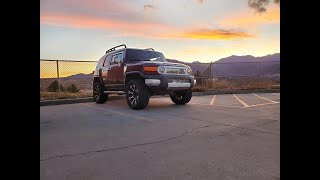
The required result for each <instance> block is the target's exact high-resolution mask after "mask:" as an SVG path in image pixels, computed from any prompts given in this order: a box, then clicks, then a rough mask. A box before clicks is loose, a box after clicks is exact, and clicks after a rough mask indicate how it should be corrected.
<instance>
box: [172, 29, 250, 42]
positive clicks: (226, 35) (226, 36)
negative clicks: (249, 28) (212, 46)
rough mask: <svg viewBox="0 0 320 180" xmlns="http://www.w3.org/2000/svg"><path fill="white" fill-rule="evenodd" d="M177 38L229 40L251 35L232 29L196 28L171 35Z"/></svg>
mask: <svg viewBox="0 0 320 180" xmlns="http://www.w3.org/2000/svg"><path fill="white" fill-rule="evenodd" d="M172 36H173V37H178V38H188V39H208V40H210V39H211V40H214V39H215V40H230V39H242V38H251V37H253V36H252V35H250V34H247V33H244V32H239V31H232V30H216V29H197V30H193V31H190V32H186V33H177V34H174V35H172Z"/></svg>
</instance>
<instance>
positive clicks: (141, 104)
mask: <svg viewBox="0 0 320 180" xmlns="http://www.w3.org/2000/svg"><path fill="white" fill-rule="evenodd" d="M125 92H126V99H127V104H128V106H129V107H130V108H131V109H135V110H138V109H144V108H145V107H147V105H148V103H149V99H150V92H149V89H148V88H147V87H146V86H145V85H144V83H143V81H142V80H139V79H133V80H131V81H129V82H128V84H127V85H126V89H125Z"/></svg>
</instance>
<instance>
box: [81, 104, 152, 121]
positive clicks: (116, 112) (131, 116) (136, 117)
mask: <svg viewBox="0 0 320 180" xmlns="http://www.w3.org/2000/svg"><path fill="white" fill-rule="evenodd" d="M81 105H84V106H88V107H92V108H95V109H102V110H104V111H109V112H112V113H115V114H119V115H123V116H128V117H130V118H135V119H140V120H143V121H146V122H152V119H150V118H145V117H142V116H136V115H132V114H126V113H122V112H119V111H114V110H111V109H106V108H102V107H98V106H92V105H90V104H85V103H81Z"/></svg>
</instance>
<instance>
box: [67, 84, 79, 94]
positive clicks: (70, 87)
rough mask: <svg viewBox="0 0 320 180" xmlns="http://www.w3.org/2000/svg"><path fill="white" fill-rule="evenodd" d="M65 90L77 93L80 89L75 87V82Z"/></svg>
mask: <svg viewBox="0 0 320 180" xmlns="http://www.w3.org/2000/svg"><path fill="white" fill-rule="evenodd" d="M67 91H68V92H70V93H77V92H79V91H80V90H79V89H78V88H77V86H76V85H75V84H72V85H71V86H69V87H68V88H67Z"/></svg>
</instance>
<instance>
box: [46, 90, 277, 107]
mask: <svg viewBox="0 0 320 180" xmlns="http://www.w3.org/2000/svg"><path fill="white" fill-rule="evenodd" d="M248 93H280V89H253V90H208V91H204V92H192V95H193V96H204V95H216V94H248ZM119 99H125V96H124V95H118V96H109V99H108V100H119ZM86 102H93V98H92V97H88V98H77V99H57V100H46V101H40V106H52V105H60V104H74V103H86Z"/></svg>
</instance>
